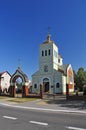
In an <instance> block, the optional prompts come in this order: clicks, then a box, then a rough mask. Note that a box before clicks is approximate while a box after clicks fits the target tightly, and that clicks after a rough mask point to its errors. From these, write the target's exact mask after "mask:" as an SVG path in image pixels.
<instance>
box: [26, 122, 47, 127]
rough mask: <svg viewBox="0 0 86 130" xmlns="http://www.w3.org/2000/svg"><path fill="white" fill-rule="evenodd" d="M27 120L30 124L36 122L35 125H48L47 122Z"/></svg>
mask: <svg viewBox="0 0 86 130" xmlns="http://www.w3.org/2000/svg"><path fill="white" fill-rule="evenodd" d="M29 122H30V123H32V124H37V125H44V126H47V125H48V123H43V122H37V121H29Z"/></svg>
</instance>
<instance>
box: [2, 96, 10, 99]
mask: <svg viewBox="0 0 86 130" xmlns="http://www.w3.org/2000/svg"><path fill="white" fill-rule="evenodd" d="M6 98H8V97H6V96H0V99H6Z"/></svg>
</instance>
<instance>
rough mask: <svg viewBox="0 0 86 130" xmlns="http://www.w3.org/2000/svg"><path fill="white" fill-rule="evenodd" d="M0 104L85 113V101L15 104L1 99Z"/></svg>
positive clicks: (46, 100)
mask: <svg viewBox="0 0 86 130" xmlns="http://www.w3.org/2000/svg"><path fill="white" fill-rule="evenodd" d="M10 99H11V98H10ZM0 104H8V105H15V106H21V107H33V108H41V109H53V110H67V111H84V112H86V102H85V101H67V100H66V99H37V100H34V101H29V102H24V103H15V102H9V101H8V98H7V99H1V100H0Z"/></svg>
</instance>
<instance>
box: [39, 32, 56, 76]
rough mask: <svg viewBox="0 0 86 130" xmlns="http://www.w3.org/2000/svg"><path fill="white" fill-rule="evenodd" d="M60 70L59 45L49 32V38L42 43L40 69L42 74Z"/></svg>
mask: <svg viewBox="0 0 86 130" xmlns="http://www.w3.org/2000/svg"><path fill="white" fill-rule="evenodd" d="M53 69H55V70H58V47H57V45H56V44H55V42H54V41H52V40H51V35H50V33H48V35H47V40H46V41H44V42H43V43H42V44H41V45H40V56H39V70H40V73H42V74H45V73H46V74H50V73H52V72H53Z"/></svg>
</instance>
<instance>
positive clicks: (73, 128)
mask: <svg viewBox="0 0 86 130" xmlns="http://www.w3.org/2000/svg"><path fill="white" fill-rule="evenodd" d="M66 128H67V129H70V130H86V129H83V128H77V127H71V126H68V127H66Z"/></svg>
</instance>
